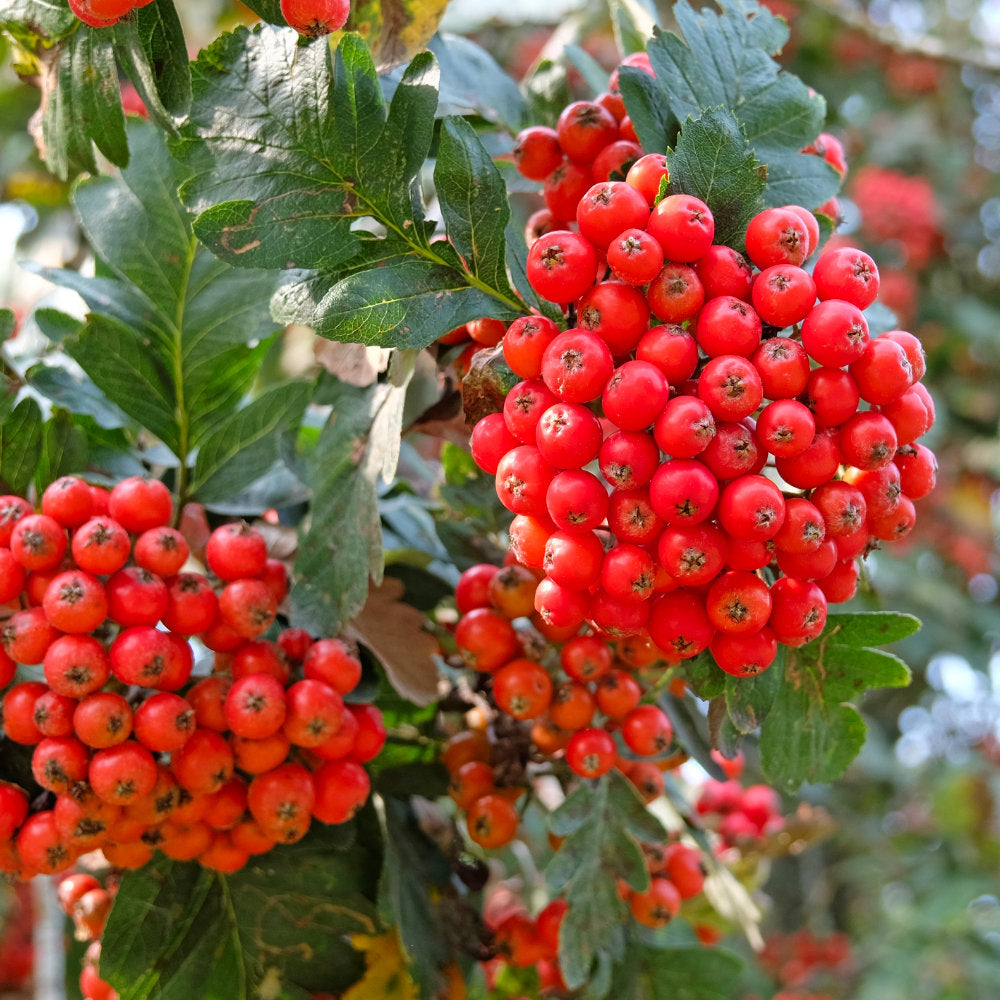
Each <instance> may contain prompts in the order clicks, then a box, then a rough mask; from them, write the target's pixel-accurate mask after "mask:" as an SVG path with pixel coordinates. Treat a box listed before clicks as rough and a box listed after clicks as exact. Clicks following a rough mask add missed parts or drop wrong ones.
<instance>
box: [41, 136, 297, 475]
mask: <svg viewBox="0 0 1000 1000" xmlns="http://www.w3.org/2000/svg"><path fill="white" fill-rule="evenodd" d="M129 136H130V142H131V146H132V153H133V155H132V162H131V164H130V166H129V167H127V168H126V169H125V170H123V171H122V172H121V175H120V176H118V177H114V178H95V179H93V180H90V181H88V182H85V183H83V184H81V185H80V186H79V187H78V188H77V189H76V191H75V192H74V204H75V207H76V209H77V213H78V215H79V217H80V222H81V224H82V226H83V229H84V231H85V233H86V235H87V238H88V241H89V242H90V244H91V245H92V246H93V248H94V250H95V253H96V254H97V255H98V258H99V271H100V272H101V276H99V277H93V278H88V277H85V276H83V275H80V274H79V273H78V272H75V271H69V270H64V271H53V270H43V271H41V273H42V274H44V275H45V276H46V277H49V278H50V279H51V280H53V281H55V282H56V283H58V284H61V285H63V286H65V287H68V288H72V289H74V290H76V291H78V292H79V293H80V294H81V295H82V296H83V297H84V299H85V301H86V302H87V304H88V306H89V307H90V309H91V313H90V316H89V319H88V322H87V324H86V325H85V326H84V328H83V329H82V330H81V331H80V332H79V334H78V335H76V336H71V337H69V338H68V339H67V340H66V341H65V343H64V346H65V349H66V350H67V352H68V353H69V354H70V355H71V356H72V357H73V358H74V359H75V360H76V361H77V362H78V363H79V364H80V366H81V367H82V368H83V370H84V371H85V372H86V373H87V375H88V376H89V377H90V379H91V380H92V382H93V383H94V384H95V385H96V386H97V387H98V388H99V389H100V390H101V392H103V393H104V394H105V395H106V396H107V397H108V399H109V400H110V401H111V402H112V403H114V404H116V405H117V406H118V407H120V408H121V410H123V411H124V412H125V413H126V414H128V416H129V417H131V418H132V419H133V420H136V421H137V422H138V423H140V424H141V425H142V426H144V427H145V428H147V429H148V430H149V431H151V432H152V433H153V434H154V435H156V437H158V438H159V439H160V440H161V441H163V443H164V444H166V445H167V447H168V448H170V449H171V450H172V451H173V452H174V454H175V455H176V456H177V457H178V458H179V459H180V460H181V461H182V462H184V463H185V464H186V463H187V462H188V460H189V458H190V457H191V456H192V453H193V452H194V450H195V449H196V448H197V447H198V446H199V445H200V444H201V443H202V442H203V441H204V440H205V439H206V437H207V436H208V435H210V434H212V433H213V432H214V431H215V430H216V427H217V425H218V423H219V421H220V420H223V419H225V418H226V417H227V416H228V415H229V414H230V413H232V412H233V411H235V410H236V408H237V407H238V406H239V405H240V404H241V402H242V401H243V399H244V397H245V395H246V393H247V392H248V390H249V389H250V388H251V386H252V384H253V382H254V379H255V378H256V376H257V373H258V370H259V365H260V361H261V359H262V357H263V355H264V353H265V352H266V351H267V350H268V340H267V338H268V337H270V336H272V335H273V333H274V330H275V324H274V322H273V321H272V320H271V318H270V315H269V311H268V301H269V299H270V296H271V292H272V290H273V288H274V287H275V285H276V283H277V280H278V276H277V275H276V274H273V273H263V272H259V271H255V270H236V269H233V268H230V267H228V266H227V265H226V264H224V263H222V262H221V261H219V260H217V259H216V258H214V257H213V256H212V255H211V254H210V253H209V252H208V251H207V250H205V249H204V248H202V247H200V246H199V245H198V242H197V240H196V239H195V237H194V234H193V233H192V230H191V220H190V217H189V215H188V213H187V212H186V211H185V209H184V208H183V206H182V205H181V204H180V201H179V199H178V197H177V193H176V191H177V181H178V176H177V174H176V165H175V163H174V162H173V161H172V160H171V159H170V157H169V156H168V154H167V150H166V147H165V143H164V139H163V136H162V134H161V133H160V131H159V130H158V129H156V128H155V127H153V126H152V125H149V124H146V123H134V124H132V125H131V126H130V129H129Z"/></svg>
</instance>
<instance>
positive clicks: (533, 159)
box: [512, 125, 563, 181]
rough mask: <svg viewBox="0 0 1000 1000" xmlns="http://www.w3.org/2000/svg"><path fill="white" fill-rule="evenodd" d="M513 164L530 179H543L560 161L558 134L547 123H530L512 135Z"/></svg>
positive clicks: (560, 151)
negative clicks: (527, 126)
mask: <svg viewBox="0 0 1000 1000" xmlns="http://www.w3.org/2000/svg"><path fill="white" fill-rule="evenodd" d="M512 155H513V157H514V166H515V167H516V168H517V170H518V173H520V174H521V175H522V176H524V177H527V178H528V179H529V180H532V181H544V180H545V178H546V177H548V175H549V174H551V173H552V171H553V170H555V169H556V167H558V166H559V164H560V163H561V162H562V158H563V151H562V147H561V146H560V145H559V136H558V134H557V133H556V130H555V129H554V128H549V127H548V126H547V125H532V126H530V127H529V128H525V129H522V130H521V131H520V132H518V134H517V135H516V136H515V137H514V149H513V150H512Z"/></svg>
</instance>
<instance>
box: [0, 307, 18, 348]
mask: <svg viewBox="0 0 1000 1000" xmlns="http://www.w3.org/2000/svg"><path fill="white" fill-rule="evenodd" d="M16 329H17V317H16V316H15V315H14V310H13V309H7V308H3V309H0V344H2V343H3V342H4V341H5V340H9V339H10V337H11V335H12V334H13V333H14V331H15V330H16Z"/></svg>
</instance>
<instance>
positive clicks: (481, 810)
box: [465, 792, 518, 850]
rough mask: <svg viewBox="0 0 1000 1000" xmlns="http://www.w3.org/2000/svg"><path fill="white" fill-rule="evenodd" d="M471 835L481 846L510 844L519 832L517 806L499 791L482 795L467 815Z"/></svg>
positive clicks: (492, 846)
mask: <svg viewBox="0 0 1000 1000" xmlns="http://www.w3.org/2000/svg"><path fill="white" fill-rule="evenodd" d="M465 823H466V827H467V829H468V832H469V836H470V837H471V838H472V840H474V841H475V842H476V843H477V844H479V846H480V847H485V848H486V849H487V850H491V849H494V848H498V847H503V846H504V845H505V844H509V843H510V842H511V841H512V840H513V839H514V835H515V834H516V833H517V825H518V814H517V808H516V806H515V805H514V803H513V802H511V801H510V799H508V798H506V797H505V796H504V795H503V794H501V793H499V792H489V793H487V794H486V795H481V796H480V797H479V798H478V799H476V801H475V802H473V803H472V805H471V806H469V810H468V812H467V813H466V816H465Z"/></svg>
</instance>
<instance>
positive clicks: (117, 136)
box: [41, 26, 129, 180]
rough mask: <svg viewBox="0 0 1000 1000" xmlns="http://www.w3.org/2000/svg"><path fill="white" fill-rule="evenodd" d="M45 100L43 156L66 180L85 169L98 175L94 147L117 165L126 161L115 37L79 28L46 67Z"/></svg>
mask: <svg viewBox="0 0 1000 1000" xmlns="http://www.w3.org/2000/svg"><path fill="white" fill-rule="evenodd" d="M43 92H44V95H45V96H44V98H43V101H42V129H41V135H42V155H43V158H44V159H45V163H46V165H47V166H48V168H49V170H51V171H52V173H54V174H55V175H56V176H57V177H59V178H61V179H62V180H66V179H67V178H69V177H71V176H73V175H75V174H78V173H81V172H83V171H87V172H89V173H92V174H96V173H97V171H98V168H97V161H96V160H95V158H94V151H93V148H92V145H91V144H93V145H95V146H97V148H98V149H99V150H100V151H101V152H102V153H103V154H104V155H105V156H106V157H107V158H108V159H109V160H110V161H111V162H112V163H114V164H115V165H116V166H124V165H125V164H126V163H128V159H129V150H128V140H127V138H126V135H125V113H124V112H123V111H122V103H121V94H120V93H119V89H118V71H117V68H116V66H115V56H114V49H113V46H112V44H111V39H110V37H109V36H108V34H107V33H106V32H104V31H101V30H98V29H94V28H87V27H84V26H81V27H80V28H79V30H77V31H75V32H73V33H72V34H71V35H69V36H68V37H67V38H66V39H65V41H64V42H62V43H61V44H60V46H59V48H58V49H56V50H55V51H54V52H53V53H52V55H51V60H50V61H49V62H48V63H47V64H46V73H45V76H44V82H43Z"/></svg>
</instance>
